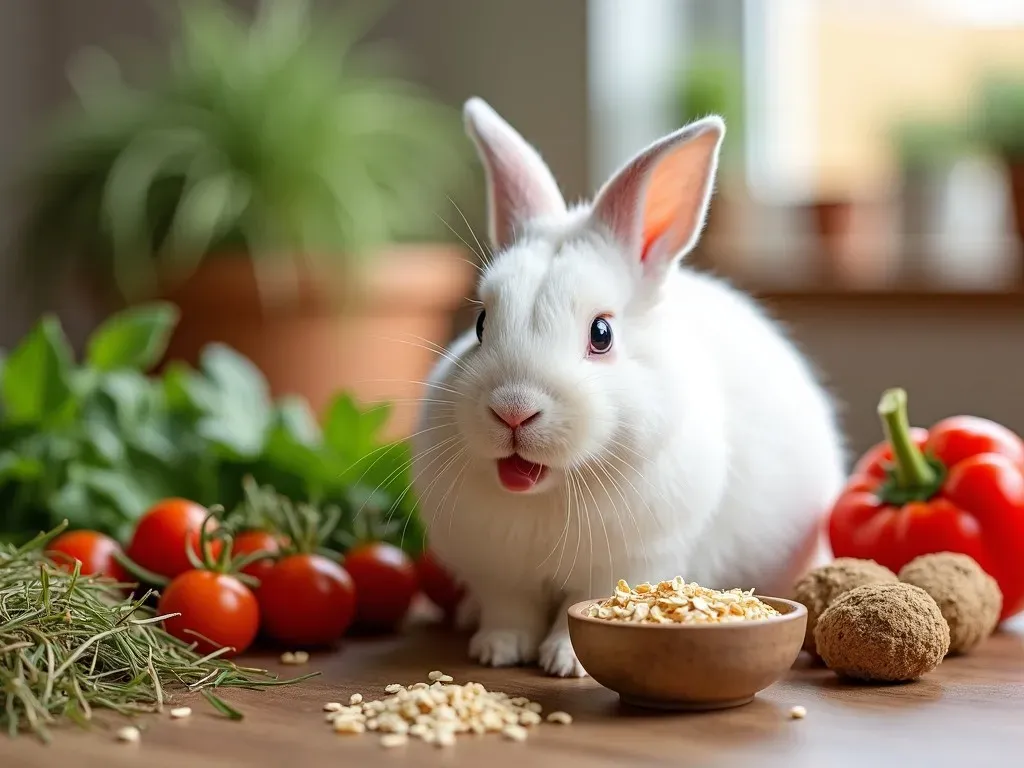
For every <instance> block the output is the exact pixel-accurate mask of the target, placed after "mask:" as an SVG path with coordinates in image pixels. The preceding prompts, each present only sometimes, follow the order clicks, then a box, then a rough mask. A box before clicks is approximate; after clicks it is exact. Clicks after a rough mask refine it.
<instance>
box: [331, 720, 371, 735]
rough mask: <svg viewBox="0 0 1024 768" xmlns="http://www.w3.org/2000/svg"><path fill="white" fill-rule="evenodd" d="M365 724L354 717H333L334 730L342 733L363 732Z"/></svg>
mask: <svg viewBox="0 0 1024 768" xmlns="http://www.w3.org/2000/svg"><path fill="white" fill-rule="evenodd" d="M365 731H366V725H365V724H364V723H362V722H360V721H359V720H357V719H355V718H354V717H337V718H335V719H334V732H335V733H343V734H357V733H364V732H365Z"/></svg>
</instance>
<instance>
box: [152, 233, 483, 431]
mask: <svg viewBox="0 0 1024 768" xmlns="http://www.w3.org/2000/svg"><path fill="white" fill-rule="evenodd" d="M468 258H469V257H468V256H467V255H466V254H465V253H464V252H463V251H462V250H461V249H457V248H453V247H450V246H446V245H437V246H432V245H412V246H404V247H395V248H392V249H390V250H388V251H387V252H383V253H380V254H376V255H374V256H372V257H370V258H369V259H368V261H367V262H366V266H365V269H364V271H363V272H362V273H360V274H359V275H358V277H356V276H353V275H349V276H348V277H347V278H343V277H342V276H341V275H340V274H339V273H338V272H334V271H330V270H329V269H328V268H326V267H319V268H317V269H312V270H305V271H304V272H302V273H300V274H299V275H298V279H297V281H296V276H295V274H294V272H292V271H289V270H287V269H285V268H284V267H283V266H282V268H281V270H280V275H276V274H275V273H274V271H273V270H271V272H270V273H269V277H268V279H267V280H266V281H265V283H263V284H262V286H261V284H260V283H259V282H258V280H257V275H256V272H255V271H254V269H253V262H252V259H251V258H249V257H248V255H246V254H238V255H217V256H213V257H209V258H207V259H206V260H205V261H204V262H203V264H202V265H201V266H200V268H199V270H198V271H197V272H196V273H195V274H193V275H191V276H190V277H189V278H188V279H186V280H185V281H183V282H181V283H175V284H173V288H169V289H168V290H166V291H165V292H164V298H166V299H168V300H170V301H172V302H173V303H175V304H176V305H177V306H178V308H179V309H180V312H181V320H180V322H179V324H178V327H177V329H176V330H175V333H174V335H173V336H172V338H171V342H170V346H169V349H168V352H167V355H166V357H165V360H164V365H166V364H167V363H169V362H171V361H173V360H181V361H184V362H187V363H189V364H190V365H193V366H194V365H196V364H197V363H198V361H199V358H200V355H201V353H202V350H203V348H204V347H205V346H206V345H207V344H209V343H211V342H215V341H216V342H221V343H224V344H227V345H229V346H231V347H232V348H234V349H235V350H236V351H238V352H240V353H241V354H243V355H245V356H246V357H248V358H249V359H250V360H252V362H253V363H255V364H256V366H257V367H258V368H259V369H260V370H261V371H262V372H263V374H264V375H265V376H266V378H267V380H268V382H269V385H270V390H271V393H272V395H274V396H275V397H276V396H281V395H285V394H294V395H299V396H301V397H304V398H305V399H307V400H308V401H309V403H310V405H311V407H312V408H313V410H314V412H316V413H323V411H324V409H325V407H326V406H327V405H328V403H329V402H330V401H331V400H332V399H333V398H334V396H335V395H336V394H337V393H339V392H342V391H345V392H348V393H350V394H352V395H353V396H355V398H356V399H357V400H359V401H360V402H362V403H364V404H369V403H378V402H382V401H390V402H394V403H395V406H394V407H393V408H392V413H391V417H390V420H389V422H388V425H387V427H386V430H385V431H386V433H387V435H388V436H389V437H392V438H401V437H406V436H408V435H409V434H410V433H411V431H412V429H413V425H414V423H415V418H416V402H417V401H418V398H420V397H422V396H423V393H422V384H421V383H420V382H423V381H425V380H426V378H427V376H428V374H429V372H430V368H431V367H432V366H433V365H434V363H435V362H436V361H437V359H438V356H439V355H438V352H437V351H436V349H432V348H431V347H432V346H435V345H444V344H446V343H447V342H448V341H449V337H450V335H451V324H452V317H453V314H454V312H455V310H456V309H457V308H458V307H459V305H460V304H462V303H464V299H465V297H466V296H467V295H468V294H469V291H470V290H471V288H472V279H473V275H474V271H473V267H472V265H471V264H470V263H469V262H468ZM267 286H269V287H270V288H271V292H270V293H267V292H264V293H261V290H260V289H261V287H264V288H265V287H267Z"/></svg>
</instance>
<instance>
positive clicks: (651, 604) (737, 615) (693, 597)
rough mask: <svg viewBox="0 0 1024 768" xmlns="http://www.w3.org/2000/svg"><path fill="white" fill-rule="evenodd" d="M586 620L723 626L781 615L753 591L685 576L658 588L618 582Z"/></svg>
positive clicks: (594, 605) (593, 608) (590, 609)
mask: <svg viewBox="0 0 1024 768" xmlns="http://www.w3.org/2000/svg"><path fill="white" fill-rule="evenodd" d="M586 615H587V616H589V617H591V618H594V619H604V620H607V621H613V622H625V623H634V624H722V623H727V622H734V621H752V620H758V619H768V618H771V617H773V616H779V615H781V614H780V613H779V612H778V611H777V610H776V609H775V608H773V607H772V606H770V605H768V604H767V603H765V602H763V601H762V600H760V599H759V598H758V597H755V595H754V590H752V589H749V590H745V591H744V590H741V589H729V590H725V591H719V590H715V589H708V588H707V587H702V586H700V585H699V584H697V583H695V582H689V583H687V582H686V581H685V580H684V579H683V577H682V576H676V577H675V578H674V579H672V580H671V581H662V582H659V583H658V584H656V585H655V584H649V583H646V582H645V583H643V584H637V585H636V586H635V587H630V586H629V584H628V583H626V581H624V580H623V579H619V583H618V584H616V585H615V592H614V594H613V595H612V596H611V597H610V598H608V599H607V600H604V601H602V602H599V603H594V604H593V605H592V606H590V608H589V609H588V611H587V614H586Z"/></svg>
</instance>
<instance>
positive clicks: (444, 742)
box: [434, 731, 455, 747]
mask: <svg viewBox="0 0 1024 768" xmlns="http://www.w3.org/2000/svg"><path fill="white" fill-rule="evenodd" d="M434 743H435V744H437V746H439V747H451V746H454V745H455V732H454V731H438V732H437V736H436V738H435V741H434Z"/></svg>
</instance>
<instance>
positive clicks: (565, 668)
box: [540, 631, 587, 677]
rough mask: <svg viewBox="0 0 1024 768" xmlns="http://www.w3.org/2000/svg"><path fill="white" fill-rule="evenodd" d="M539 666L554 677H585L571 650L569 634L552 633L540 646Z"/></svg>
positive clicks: (581, 666) (563, 632)
mask: <svg viewBox="0 0 1024 768" xmlns="http://www.w3.org/2000/svg"><path fill="white" fill-rule="evenodd" d="M540 666H541V668H542V669H543V670H544V671H545V672H547V673H548V674H549V675H552V676H554V677H586V676H587V671H586V670H585V669H583V665H582V664H580V660H579V659H577V658H576V652H575V651H573V649H572V642H571V641H570V640H569V633H568V632H565V631H559V632H552V633H551V634H550V635H548V636H547V638H546V639H545V640H544V642H543V643H541V645H540Z"/></svg>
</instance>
